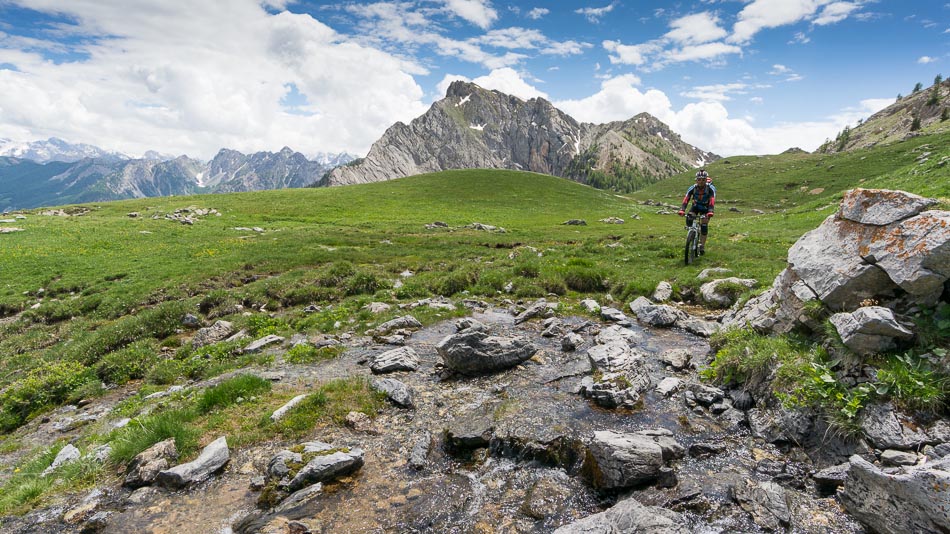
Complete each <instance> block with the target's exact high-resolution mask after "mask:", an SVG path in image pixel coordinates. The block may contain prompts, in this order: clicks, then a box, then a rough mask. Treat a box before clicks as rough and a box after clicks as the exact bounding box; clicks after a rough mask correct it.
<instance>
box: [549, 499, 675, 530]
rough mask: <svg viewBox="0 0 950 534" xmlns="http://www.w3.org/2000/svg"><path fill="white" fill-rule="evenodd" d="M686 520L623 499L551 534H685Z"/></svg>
mask: <svg viewBox="0 0 950 534" xmlns="http://www.w3.org/2000/svg"><path fill="white" fill-rule="evenodd" d="M686 525H687V521H686V519H685V518H684V517H683V516H682V515H680V514H678V513H676V512H673V511H670V510H666V509H663V508H659V507H657V506H644V505H642V504H640V503H639V502H638V501H637V500H636V499H634V498H633V497H629V498H627V499H624V500H622V501H620V502H618V503H617V504H615V505H613V506H612V507H610V508H608V509H607V510H606V511H604V512H601V513H599V514H594V515H591V516H588V517H585V518H584V519H581V520H580V521H576V522H574V523H571V524H569V525H565V526H563V527H560V528H558V529H557V530H555V531H554V534H594V533H604V534H608V533H618V534H619V533H621V532H623V533H630V534H639V533H643V534H687V533H688V532H690V530H689V529H688V528H687V526H686Z"/></svg>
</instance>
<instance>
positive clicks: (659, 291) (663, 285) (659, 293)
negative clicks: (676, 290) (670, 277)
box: [651, 280, 673, 302]
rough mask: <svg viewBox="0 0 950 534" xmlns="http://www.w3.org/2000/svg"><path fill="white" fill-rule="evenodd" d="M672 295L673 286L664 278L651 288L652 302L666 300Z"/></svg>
mask: <svg viewBox="0 0 950 534" xmlns="http://www.w3.org/2000/svg"><path fill="white" fill-rule="evenodd" d="M672 296H673V286H672V285H671V284H670V283H669V282H667V281H666V280H664V281H662V282H660V283H658V284H657V285H656V289H654V290H653V295H652V297H651V298H652V299H653V302H666V301H668V300H670V297H672Z"/></svg>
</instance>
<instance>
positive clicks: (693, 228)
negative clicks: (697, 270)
mask: <svg viewBox="0 0 950 534" xmlns="http://www.w3.org/2000/svg"><path fill="white" fill-rule="evenodd" d="M700 219H702V217H692V216H690V215H687V216H686V223H687V224H686V249H685V250H684V252H683V259H684V260H685V261H686V265H689V264H690V263H693V262H695V261H696V258H698V257H699V231H700V228H699V221H700Z"/></svg>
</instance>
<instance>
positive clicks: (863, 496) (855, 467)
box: [838, 456, 950, 534]
mask: <svg viewBox="0 0 950 534" xmlns="http://www.w3.org/2000/svg"><path fill="white" fill-rule="evenodd" d="M850 463H851V467H850V469H848V476H847V478H846V479H845V483H844V488H843V489H842V490H841V491H839V492H838V496H839V498H840V499H841V503H842V504H843V505H844V508H845V509H846V510H847V511H848V513H850V514H851V515H853V516H855V517H856V518H858V520H859V521H861V523H863V524H864V525H865V526H867V527H869V528H871V529H873V530H874V531H875V532H880V533H882V534H899V533H904V532H934V533H938V532H948V531H950V510H948V506H947V503H950V460H948V459H942V460H940V461H937V462H934V463H929V464H923V465H922V466H919V467H916V468H910V469H909V470H907V471H905V472H901V473H897V474H888V473H885V472H884V471H881V470H880V469H878V468H877V467H874V466H873V465H872V464H871V463H870V462H868V461H867V460H865V459H863V458H861V457H860V456H852V457H851V460H850Z"/></svg>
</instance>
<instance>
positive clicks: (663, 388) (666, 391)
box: [656, 376, 682, 397]
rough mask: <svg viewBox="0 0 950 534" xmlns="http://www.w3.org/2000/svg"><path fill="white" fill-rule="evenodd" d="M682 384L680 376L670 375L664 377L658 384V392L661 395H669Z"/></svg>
mask: <svg viewBox="0 0 950 534" xmlns="http://www.w3.org/2000/svg"><path fill="white" fill-rule="evenodd" d="M681 384H682V380H680V379H679V378H676V377H673V376H668V377H666V378H664V379H663V380H661V381H660V383H659V384H657V386H656V392H657V393H659V394H660V395H663V396H664V397H669V396H670V395H672V394H673V393H674V392H675V391H676V390H677V389H679V387H680V385H681Z"/></svg>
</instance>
